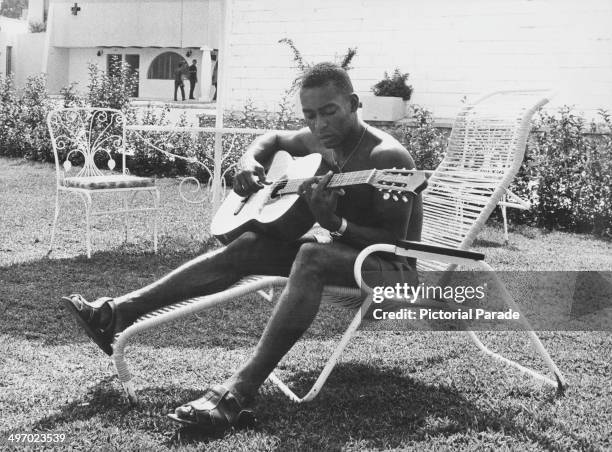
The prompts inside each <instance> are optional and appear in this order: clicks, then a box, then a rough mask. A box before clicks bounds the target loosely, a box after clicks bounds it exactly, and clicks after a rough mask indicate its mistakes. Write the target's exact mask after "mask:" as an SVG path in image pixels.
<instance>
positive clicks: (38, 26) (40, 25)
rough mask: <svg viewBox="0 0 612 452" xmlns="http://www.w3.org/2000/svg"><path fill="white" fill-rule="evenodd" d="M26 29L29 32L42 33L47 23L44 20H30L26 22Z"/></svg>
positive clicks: (45, 29)
mask: <svg viewBox="0 0 612 452" xmlns="http://www.w3.org/2000/svg"><path fill="white" fill-rule="evenodd" d="M28 29H29V30H30V33H44V32H45V31H47V23H46V22H30V23H29V24H28Z"/></svg>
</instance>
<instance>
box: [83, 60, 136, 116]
mask: <svg viewBox="0 0 612 452" xmlns="http://www.w3.org/2000/svg"><path fill="white" fill-rule="evenodd" d="M109 69H110V71H109V72H108V73H107V72H105V71H103V70H101V69H100V68H99V67H98V66H97V65H96V64H93V63H89V64H88V66H87V70H88V71H89V85H88V93H87V104H88V105H91V106H92V107H105V108H116V109H117V110H126V109H127V108H128V107H129V104H130V97H131V96H132V93H133V92H134V90H135V89H136V87H137V86H138V73H137V72H134V71H133V70H132V69H131V68H130V66H129V65H128V64H127V63H126V62H124V61H122V60H118V59H115V60H113V61H111V63H110V68H109Z"/></svg>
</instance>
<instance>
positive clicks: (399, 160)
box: [369, 127, 415, 169]
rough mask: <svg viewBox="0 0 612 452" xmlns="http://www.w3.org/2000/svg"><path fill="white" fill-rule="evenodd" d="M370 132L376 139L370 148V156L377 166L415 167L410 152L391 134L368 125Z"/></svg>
mask: <svg viewBox="0 0 612 452" xmlns="http://www.w3.org/2000/svg"><path fill="white" fill-rule="evenodd" d="M369 131H370V133H372V135H373V136H374V137H376V139H377V144H376V145H375V146H374V147H373V148H372V152H371V153H370V158H371V160H372V162H373V163H374V165H375V166H376V167H377V168H392V167H396V168H406V169H412V168H414V167H415V165H414V160H413V159H412V156H411V155H410V152H408V150H407V149H406V148H405V147H404V146H403V145H402V144H401V143H400V142H399V141H397V140H396V139H395V138H394V137H393V136H391V135H390V134H388V133H387V132H384V131H382V130H380V129H377V128H376V127H369Z"/></svg>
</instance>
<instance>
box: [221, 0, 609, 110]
mask: <svg viewBox="0 0 612 452" xmlns="http://www.w3.org/2000/svg"><path fill="white" fill-rule="evenodd" d="M230 1H231V6H232V8H231V9H232V17H231V30H230V43H229V65H228V71H227V72H228V73H227V75H228V83H229V87H230V92H229V96H228V98H229V104H230V106H232V107H233V108H240V106H242V105H243V104H244V101H245V99H246V98H252V99H253V100H254V101H255V103H256V104H257V105H259V106H260V107H261V108H274V106H275V104H276V103H277V102H278V100H279V99H280V96H281V94H282V92H283V90H284V89H285V88H286V87H288V86H289V84H290V82H291V80H292V79H293V78H294V77H295V75H296V72H297V71H296V70H295V69H294V66H295V64H294V63H293V60H292V54H291V52H290V50H289V48H288V47H287V46H285V45H282V44H279V43H278V40H279V39H281V38H284V37H288V38H291V39H293V40H294V42H295V44H296V46H297V47H298V48H299V49H300V50H301V52H302V54H303V56H304V58H305V59H306V60H307V61H311V62H318V61H323V60H330V59H333V58H334V55H335V54H344V52H345V51H346V49H347V48H348V47H358V54H357V56H356V57H355V59H354V62H353V67H354V69H352V70H351V72H350V73H351V76H352V78H353V81H354V84H355V88H356V91H357V92H358V93H359V94H368V93H370V88H371V86H372V85H373V84H374V83H376V82H377V81H378V80H379V79H380V78H382V75H383V72H384V71H385V70H386V71H392V70H393V69H394V68H396V67H399V68H400V69H401V70H402V72H409V73H410V79H409V82H410V84H412V85H413V87H414V94H413V98H412V102H414V103H417V104H421V105H424V106H426V107H428V108H430V109H431V110H433V111H434V113H435V115H436V116H437V117H442V118H452V117H453V116H454V115H455V114H456V112H457V110H458V108H459V106H460V102H461V100H462V98H463V97H464V96H467V98H468V99H473V98H474V97H475V96H477V95H478V94H479V93H481V92H484V91H490V90H494V89H508V88H521V87H531V88H540V87H551V88H554V89H557V90H558V96H557V97H556V99H555V101H554V102H553V103H551V108H555V107H556V106H559V105H562V104H574V105H576V106H577V108H578V110H579V111H583V112H584V113H585V114H586V115H587V116H592V115H594V114H595V112H596V110H597V109H598V108H608V109H612V27H611V26H610V24H611V23H612V1H610V0H583V1H581V2H577V1H575V0H496V1H490V0H462V1H456V0H429V1H427V2H425V1H422V0H376V1H375V0H334V1H330V0H310V1H309V2H303V1H299V0H265V1H257V0H230Z"/></svg>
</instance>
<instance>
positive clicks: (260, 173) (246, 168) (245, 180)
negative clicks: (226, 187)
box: [234, 159, 271, 196]
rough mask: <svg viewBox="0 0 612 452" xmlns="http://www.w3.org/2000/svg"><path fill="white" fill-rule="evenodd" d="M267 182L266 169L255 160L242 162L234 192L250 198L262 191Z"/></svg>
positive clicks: (236, 177) (235, 181)
mask: <svg viewBox="0 0 612 452" xmlns="http://www.w3.org/2000/svg"><path fill="white" fill-rule="evenodd" d="M264 184H266V185H269V184H271V182H268V181H267V180H266V172H265V170H264V167H263V166H262V165H261V164H260V163H259V162H258V161H257V160H255V159H249V160H245V161H241V162H240V170H239V171H238V173H237V174H236V175H235V176H234V191H235V192H236V193H237V194H238V195H240V196H249V195H252V194H253V193H255V192H256V191H258V190H261V189H262V188H263V186H264Z"/></svg>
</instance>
